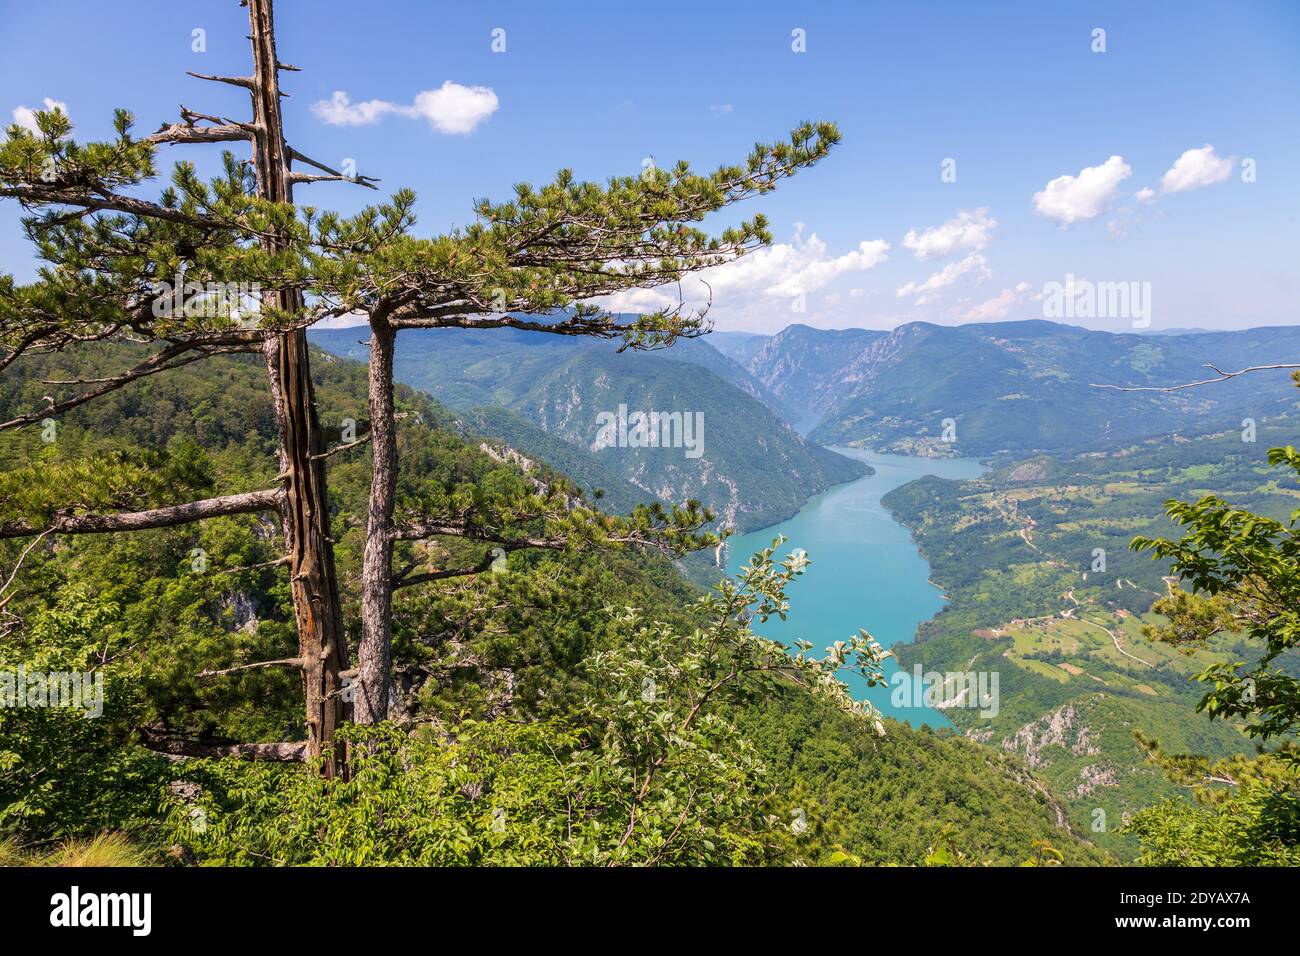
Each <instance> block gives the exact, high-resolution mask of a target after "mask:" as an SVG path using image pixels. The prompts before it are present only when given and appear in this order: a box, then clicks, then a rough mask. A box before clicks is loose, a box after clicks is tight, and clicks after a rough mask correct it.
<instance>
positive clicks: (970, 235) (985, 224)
mask: <svg viewBox="0 0 1300 956" xmlns="http://www.w3.org/2000/svg"><path fill="white" fill-rule="evenodd" d="M988 213H989V211H988V208H987V207H982V208H980V209H976V210H975V211H974V212H968V211H966V210H965V209H963V210H961V211H960V212H958V213H957V215H956V216H954V217H953V218H952V219H949V220H948V221H947V222H945V223H944V224H943V225H941V226H932V227H931V228H929V229H926V230H924V231H923V232H917V231H916V230H915V229H909V230H908V232H907V235H906V236H904V237H903V246H904V247H905V248H907V249H910V250H912V253H913V254H914V255H915V256H916V258H918V259H946V258H947V257H948V256H950V255H952V254H953V253H955V252H958V251H963V250H972V251H975V252H978V251H979V250H981V249H983V248H984V247H985V246H987V245H988V244H989V240H990V239H992V238H993V237H992V235H991V233H992V232H993V229H994V228H995V227H996V226H997V224H998V223H997V220H996V219H992V218H990V217H989V214H988Z"/></svg>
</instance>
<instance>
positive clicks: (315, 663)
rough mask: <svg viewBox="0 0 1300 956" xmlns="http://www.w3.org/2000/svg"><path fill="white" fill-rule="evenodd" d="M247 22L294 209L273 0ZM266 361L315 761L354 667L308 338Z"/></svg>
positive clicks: (273, 184)
mask: <svg viewBox="0 0 1300 956" xmlns="http://www.w3.org/2000/svg"><path fill="white" fill-rule="evenodd" d="M248 19H249V25H250V27H251V36H250V39H251V40H252V44H253V77H252V84H251V92H252V100H253V126H254V134H253V163H254V165H255V167H256V169H257V179H258V186H259V192H260V194H261V195H262V196H263V197H264V198H266V199H269V200H272V201H274V202H284V203H288V202H292V201H293V185H292V183H291V182H290V180H289V148H288V146H287V145H286V144H285V141H284V127H283V124H282V122H281V118H280V78H279V70H280V63H279V61H278V60H277V59H276V53H275V24H274V17H273V13H272V9H271V0H248ZM263 245H264V246H265V247H266V248H269V249H275V248H280V247H282V245H283V240H281V239H279V238H277V237H269V238H267V239H265V240H263ZM263 304H264V306H268V307H276V308H280V309H284V310H287V311H289V312H291V313H292V312H298V311H300V310H301V309H302V308H303V305H304V303H303V297H302V293H301V292H299V291H297V290H281V291H277V292H271V293H267V294H265V295H264V296H263ZM265 355H266V367H267V372H268V374H269V376H270V379H271V392H272V397H273V400H274V403H275V413H276V422H277V425H278V427H279V430H280V446H281V461H280V470H281V475H282V477H283V480H284V483H285V501H284V505H283V506H282V508H281V516H282V519H283V523H284V534H285V545H286V549H287V552H288V557H289V573H290V580H291V582H292V593H293V606H294V615H295V617H296V618H297V626H298V650H299V656H300V657H301V659H302V661H303V665H302V677H303V694H304V697H305V699H306V708H307V755H308V757H316V756H319V755H320V754H321V753H322V752H323V751H325V750H331V751H332V748H333V742H334V734H335V731H336V730H337V729H338V726H339V724H340V723H341V722H342V721H343V720H344V719H345V717H346V713H345V708H346V705H345V701H344V698H343V686H342V677H341V672H342V671H344V670H346V669H347V666H348V664H347V661H348V649H347V643H346V640H345V637H344V633H343V614H342V605H341V602H340V600H339V587H338V577H337V575H336V573H335V570H334V552H333V547H332V543H331V541H330V537H329V517H330V516H329V495H328V491H327V488H326V484H325V463H324V461H323V460H322V458H321V457H320V456H321V455H322V454H323V452H324V451H325V437H324V434H323V433H322V431H321V427H320V422H319V420H318V418H317V416H316V401H315V391H314V389H313V387H312V381H311V364H310V360H309V356H308V352H307V334H306V332H305V331H303V330H301V329H300V330H295V331H292V332H287V333H284V334H281V335H277V336H276V337H275V338H274V339H271V340H268V342H267V344H266V348H265ZM345 767H346V760H345V756H344V755H343V754H338V753H335V754H333V755H332V757H331V759H330V760H328V761H326V763H325V767H324V772H325V774H326V775H328V776H333V775H335V774H336V773H339V772H340V770H341V769H342V768H345Z"/></svg>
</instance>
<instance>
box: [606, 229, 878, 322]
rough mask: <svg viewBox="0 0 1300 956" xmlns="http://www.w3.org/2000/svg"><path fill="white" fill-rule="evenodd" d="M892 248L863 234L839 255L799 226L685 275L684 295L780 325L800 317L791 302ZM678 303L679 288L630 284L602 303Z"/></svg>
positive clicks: (620, 308) (715, 311)
mask: <svg viewBox="0 0 1300 956" xmlns="http://www.w3.org/2000/svg"><path fill="white" fill-rule="evenodd" d="M889 248H890V247H889V243H888V242H886V241H885V240H884V239H864V240H862V241H861V242H859V243H858V245H857V247H856V248H854V249H851V250H849V251H848V252H845V253H843V254H842V255H838V256H835V255H831V254H830V252H829V250H828V249H827V246H826V243H825V242H823V241H822V240H821V239H820V238H818V236H817V235H816V234H815V233H814V234H813V235H811V236H809V237H808V238H807V239H806V240H805V239H804V238H803V236H802V230H800V231H799V232H798V233H797V234H796V237H795V240H794V242H792V243H777V244H775V245H772V246H767V247H765V248H761V249H757V250H755V251H754V252H751V253H749V254H748V255H745V256H741V257H740V258H738V259H735V260H733V261H731V262H727V263H724V264H722V265H720V266H713V267H712V268H709V269H704V270H703V271H701V272H697V273H693V274H692V275H690V276H687V277H686V278H684V279H683V280H682V289H681V298H682V300H683V301H685V302H686V303H687V304H688V305H693V306H700V305H703V304H704V303H705V302H706V301H708V300H709V299H710V295H711V298H712V307H711V312H710V315H711V317H713V318H725V317H726V316H727V315H728V314H737V313H744V314H745V317H746V320H747V322H748V323H749V324H750V325H751V326H752V325H754V324H761V323H762V322H763V321H764V316H765V315H767V316H770V317H771V322H772V323H773V324H774V326H775V328H781V327H782V326H784V325H787V324H789V322H791V321H797V320H798V317H797V314H793V313H792V309H791V305H792V303H794V302H795V301H797V300H801V299H802V297H804V296H806V295H808V294H809V293H814V292H818V291H820V290H821V289H824V288H825V287H826V286H828V285H829V284H830V283H831V282H833V281H834V280H836V279H837V278H839V277H841V276H844V275H849V274H851V273H858V272H865V271H867V270H868V269H872V268H874V267H875V266H877V265H879V264H880V263H882V262H884V261H885V260H886V259H887V258H889ZM706 284H707V285H706ZM677 303H678V297H677V295H676V294H675V292H674V293H673V294H669V293H668V292H666V291H665V290H664V289H663V288H656V289H630V290H627V291H625V292H620V293H617V294H615V295H612V296H609V297H608V298H607V299H605V300H603V301H602V303H601V304H602V306H603V307H604V308H607V309H609V310H611V311H614V312H653V311H655V310H656V309H662V308H667V307H671V306H674V305H676V304H677Z"/></svg>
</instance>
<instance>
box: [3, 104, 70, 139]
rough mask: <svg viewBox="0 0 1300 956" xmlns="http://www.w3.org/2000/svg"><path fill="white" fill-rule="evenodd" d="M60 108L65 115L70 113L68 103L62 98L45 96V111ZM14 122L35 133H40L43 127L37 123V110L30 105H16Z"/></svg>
mask: <svg viewBox="0 0 1300 956" xmlns="http://www.w3.org/2000/svg"><path fill="white" fill-rule="evenodd" d="M51 110H58V111H59V112H60V113H62V114H63V115H64V116H67V115H68V104H67V103H64V102H63V101H62V100H54V99H50V98H49V97H48V96H47V97H45V112H47V113H48V112H50V111H51ZM13 117H14V122H15V123H17V124H18V125H19V126H21V127H22V128H23V129H26V130H31V131H32V132H33V133H36V134H37V135H38V136H39V135H40V132H41V129H40V127H39V126H37V125H36V110H34V109H32V108H31V107H30V106H15V107H14V111H13Z"/></svg>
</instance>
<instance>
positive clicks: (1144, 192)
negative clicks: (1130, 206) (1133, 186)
mask: <svg viewBox="0 0 1300 956" xmlns="http://www.w3.org/2000/svg"><path fill="white" fill-rule="evenodd" d="M1133 198H1134V199H1136V200H1137V201H1138V202H1140V203H1143V204H1147V203H1153V202H1155V201H1156V191H1155V190H1154V189H1152V188H1151V187H1150V186H1143V187H1142V188H1141V189H1139V190H1138V191H1137V192H1135V193H1134V194H1133Z"/></svg>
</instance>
